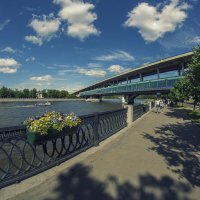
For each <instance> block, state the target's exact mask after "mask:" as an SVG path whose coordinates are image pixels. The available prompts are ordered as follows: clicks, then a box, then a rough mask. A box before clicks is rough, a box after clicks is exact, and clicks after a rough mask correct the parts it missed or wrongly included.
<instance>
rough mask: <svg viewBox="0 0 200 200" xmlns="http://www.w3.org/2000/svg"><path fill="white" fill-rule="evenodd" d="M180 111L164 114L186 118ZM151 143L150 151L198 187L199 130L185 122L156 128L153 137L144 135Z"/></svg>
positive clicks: (199, 168)
mask: <svg viewBox="0 0 200 200" xmlns="http://www.w3.org/2000/svg"><path fill="white" fill-rule="evenodd" d="M182 113H183V111H182V110H179V109H178V110H177V109H174V110H171V111H170V112H167V113H165V114H166V115H168V116H171V117H177V118H179V117H181V118H187V119H188V117H187V116H184V115H182ZM144 137H145V138H146V139H149V140H150V141H152V142H153V144H154V145H153V147H151V148H150V149H151V150H153V151H155V152H157V153H158V154H159V155H161V156H163V157H164V158H165V159H166V161H167V164H168V167H169V168H170V169H171V170H172V171H173V172H175V173H177V174H178V175H179V177H180V178H183V177H184V178H186V179H187V180H188V181H189V182H190V183H191V184H192V185H193V186H200V128H199V127H198V126H197V125H195V124H194V123H192V122H191V121H186V122H185V123H176V124H168V125H163V126H161V127H157V128H156V130H155V135H150V134H148V133H145V134H144Z"/></svg>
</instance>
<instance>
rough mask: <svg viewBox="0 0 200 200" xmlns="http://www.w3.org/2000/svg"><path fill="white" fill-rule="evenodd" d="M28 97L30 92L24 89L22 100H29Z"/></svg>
mask: <svg viewBox="0 0 200 200" xmlns="http://www.w3.org/2000/svg"><path fill="white" fill-rule="evenodd" d="M29 96H30V91H29V89H24V90H23V97H24V98H29Z"/></svg>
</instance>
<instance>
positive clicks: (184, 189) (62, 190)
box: [45, 164, 191, 200]
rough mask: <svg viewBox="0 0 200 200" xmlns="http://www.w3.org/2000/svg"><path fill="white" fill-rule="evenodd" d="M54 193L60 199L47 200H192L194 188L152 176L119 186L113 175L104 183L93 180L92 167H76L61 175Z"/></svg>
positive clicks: (80, 165)
mask: <svg viewBox="0 0 200 200" xmlns="http://www.w3.org/2000/svg"><path fill="white" fill-rule="evenodd" d="M130 175H131V171H130ZM108 186H112V188H114V191H115V195H113V196H111V195H110V193H109V191H108ZM52 192H53V193H54V194H56V197H53V198H46V199H45V200H56V199H59V200H189V199H190V198H188V195H189V194H190V192H191V188H190V186H188V185H186V184H184V183H180V182H177V181H174V180H173V179H172V178H170V177H168V176H163V177H161V178H160V179H157V178H155V177H154V176H152V175H150V174H146V175H142V176H139V185H137V186H134V185H133V184H131V183H130V182H119V180H118V179H117V177H115V176H112V175H111V176H109V177H108V178H107V180H105V181H104V182H102V181H99V180H97V179H95V178H94V177H92V175H91V168H90V167H88V166H84V165H82V164H76V165H75V166H74V167H72V168H71V169H70V170H69V171H68V172H67V173H65V174H62V175H60V177H59V183H58V185H57V186H56V188H55V189H54V190H53V191H52Z"/></svg>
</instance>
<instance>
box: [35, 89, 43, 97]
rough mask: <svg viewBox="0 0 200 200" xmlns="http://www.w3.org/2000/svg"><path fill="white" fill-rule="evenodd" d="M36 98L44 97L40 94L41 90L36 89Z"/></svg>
mask: <svg viewBox="0 0 200 200" xmlns="http://www.w3.org/2000/svg"><path fill="white" fill-rule="evenodd" d="M36 98H37V99H43V98H44V97H43V96H42V92H41V91H39V90H38V91H37V92H36Z"/></svg>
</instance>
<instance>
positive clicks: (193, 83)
mask: <svg viewBox="0 0 200 200" xmlns="http://www.w3.org/2000/svg"><path fill="white" fill-rule="evenodd" d="M193 52H194V55H193V56H192V61H191V63H189V65H188V71H187V73H186V79H187V80H188V83H189V84H190V96H191V97H192V99H193V100H194V109H195V106H196V104H197V103H198V102H199V101H200V46H197V47H196V48H194V49H193Z"/></svg>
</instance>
